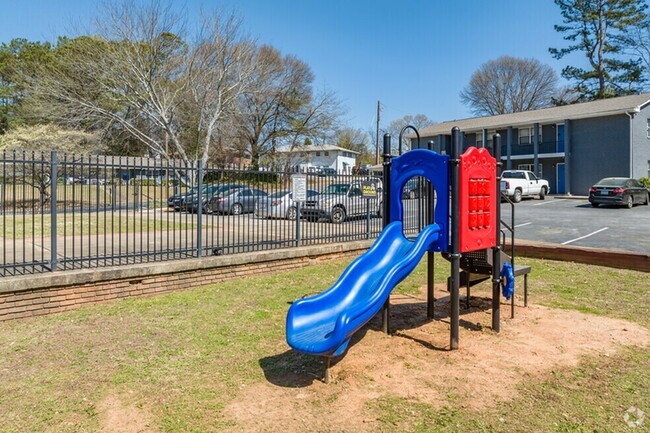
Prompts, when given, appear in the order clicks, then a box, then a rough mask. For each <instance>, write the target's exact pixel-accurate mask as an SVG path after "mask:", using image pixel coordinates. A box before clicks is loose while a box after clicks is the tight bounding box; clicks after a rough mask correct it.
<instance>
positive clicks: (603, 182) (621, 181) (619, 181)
mask: <svg viewBox="0 0 650 433" xmlns="http://www.w3.org/2000/svg"><path fill="white" fill-rule="evenodd" d="M626 182H627V179H625V178H622V177H606V178H605V179H600V180H599V181H598V183H597V184H596V186H618V187H623V186H625V183H626Z"/></svg>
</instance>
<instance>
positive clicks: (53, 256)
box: [50, 151, 59, 272]
mask: <svg viewBox="0 0 650 433" xmlns="http://www.w3.org/2000/svg"><path fill="white" fill-rule="evenodd" d="M51 163H52V164H51V174H50V191H51V193H50V220H51V221H50V225H51V235H50V270H51V271H52V272H54V271H56V269H57V267H58V264H59V258H58V256H57V244H56V235H57V230H56V220H57V214H56V179H57V177H58V170H59V158H58V156H57V154H56V151H52V157H51Z"/></svg>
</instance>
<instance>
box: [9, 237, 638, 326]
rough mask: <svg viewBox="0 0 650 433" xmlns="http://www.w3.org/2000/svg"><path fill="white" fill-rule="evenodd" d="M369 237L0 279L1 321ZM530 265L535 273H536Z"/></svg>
mask: <svg viewBox="0 0 650 433" xmlns="http://www.w3.org/2000/svg"><path fill="white" fill-rule="evenodd" d="M371 244H372V241H356V242H346V243H341V244H326V245H316V246H309V247H300V248H291V249H286V250H274V251H261V252H255V253H246V254H237V255H232V256H217V257H206V258H203V259H194V260H181V261H175V262H174V261H170V262H159V263H153V264H143V265H133V266H124V267H114V268H97V269H84V270H80V271H60V272H54V273H50V274H38V275H30V276H24V277H14V278H3V279H0V321H4V320H12V319H19V318H25V317H32V316H41V315H45V314H51V313H58V312H61V311H67V310H72V309H75V308H78V307H80V306H84V305H95V304H101V303H106V302H111V301H114V300H116V299H123V298H132V297H141V296H151V295H156V294H159V293H167V292H174V291H178V290H185V289H190V288H193V287H200V286H204V285H207V284H213V283H218V282H220V281H225V280H231V279H234V278H242V277H247V276H252V275H259V274H261V273H268V272H275V271H282V270H290V269H296V268H300V267H303V266H308V265H310V264H313V263H318V262H322V261H328V260H335V259H340V258H349V259H350V260H351V259H352V258H354V257H356V256H358V255H359V254H361V253H363V252H364V251H365V250H367V249H368V248H369V247H370V245H371ZM516 250H517V255H518V256H525V257H535V258H544V259H551V260H562V261H573V262H580V263H590V264H594V265H601V266H610V267H618V268H625V269H634V270H639V271H644V272H650V255H647V254H635V253H628V252H625V251H611V250H599V249H594V248H580V247H571V246H563V245H555V244H545V243H542V242H534V243H528V242H521V243H517V245H516ZM505 251H506V252H509V248H506V249H505ZM534 271H535V270H534V269H533V273H534Z"/></svg>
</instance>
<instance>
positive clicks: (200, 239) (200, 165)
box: [196, 159, 203, 257]
mask: <svg viewBox="0 0 650 433" xmlns="http://www.w3.org/2000/svg"><path fill="white" fill-rule="evenodd" d="M197 166H198V170H197V171H198V173H197V176H198V177H199V180H198V185H197V191H196V195H197V199H198V209H197V211H196V219H197V223H196V227H197V230H198V233H197V234H196V254H197V256H198V257H201V256H202V255H203V215H202V214H203V209H202V204H203V192H202V189H203V160H202V159H199V161H198V164H197Z"/></svg>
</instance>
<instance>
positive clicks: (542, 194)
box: [539, 187, 546, 200]
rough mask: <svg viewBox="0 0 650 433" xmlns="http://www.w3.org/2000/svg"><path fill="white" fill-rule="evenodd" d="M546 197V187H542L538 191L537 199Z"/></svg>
mask: <svg viewBox="0 0 650 433" xmlns="http://www.w3.org/2000/svg"><path fill="white" fill-rule="evenodd" d="M545 198H546V187H542V190H541V191H540V192H539V199H540V200H544V199H545Z"/></svg>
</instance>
